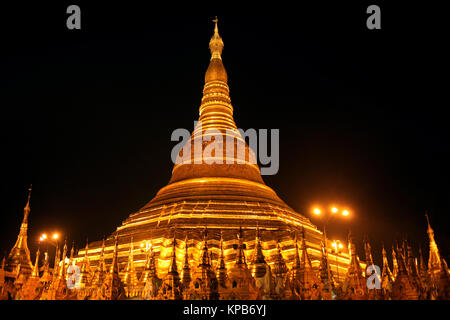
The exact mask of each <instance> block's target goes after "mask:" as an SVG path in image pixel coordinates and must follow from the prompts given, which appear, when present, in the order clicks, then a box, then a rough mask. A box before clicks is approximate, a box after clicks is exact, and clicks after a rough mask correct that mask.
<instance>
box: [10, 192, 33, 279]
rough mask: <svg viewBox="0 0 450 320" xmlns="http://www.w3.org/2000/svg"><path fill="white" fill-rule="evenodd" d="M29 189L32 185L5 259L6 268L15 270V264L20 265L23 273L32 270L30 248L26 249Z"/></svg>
mask: <svg viewBox="0 0 450 320" xmlns="http://www.w3.org/2000/svg"><path fill="white" fill-rule="evenodd" d="M31 190H32V185H30V187H29V188H28V198H27V203H26V205H25V207H24V208H23V219H22V224H21V225H20V231H19V235H18V237H17V240H16V243H15V244H14V247H13V248H12V249H11V251H10V253H9V255H8V258H7V259H6V270H7V271H10V272H13V271H15V270H17V266H18V265H20V270H21V273H23V274H24V275H29V274H31V272H32V270H33V264H32V262H31V258H30V250H29V249H28V244H27V239H28V216H29V215H30V211H31V207H30V201H31Z"/></svg>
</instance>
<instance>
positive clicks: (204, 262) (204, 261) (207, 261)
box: [201, 227, 211, 266]
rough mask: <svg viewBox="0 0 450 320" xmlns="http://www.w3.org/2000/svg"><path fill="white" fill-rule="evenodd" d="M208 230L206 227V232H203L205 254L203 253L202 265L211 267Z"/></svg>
mask: <svg viewBox="0 0 450 320" xmlns="http://www.w3.org/2000/svg"><path fill="white" fill-rule="evenodd" d="M207 237H208V229H207V227H205V229H204V231H203V250H202V251H203V252H202V260H201V261H202V263H201V264H202V265H204V266H211V261H210V256H209V252H208V240H207Z"/></svg>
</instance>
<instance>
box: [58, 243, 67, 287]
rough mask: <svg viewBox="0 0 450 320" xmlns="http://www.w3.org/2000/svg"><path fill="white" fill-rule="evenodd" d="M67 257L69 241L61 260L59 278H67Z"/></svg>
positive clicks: (65, 244) (65, 245)
mask: <svg viewBox="0 0 450 320" xmlns="http://www.w3.org/2000/svg"><path fill="white" fill-rule="evenodd" d="M66 257H67V241H66V240H65V241H64V247H63V254H62V259H61V267H60V268H59V278H61V279H64V278H65V277H66Z"/></svg>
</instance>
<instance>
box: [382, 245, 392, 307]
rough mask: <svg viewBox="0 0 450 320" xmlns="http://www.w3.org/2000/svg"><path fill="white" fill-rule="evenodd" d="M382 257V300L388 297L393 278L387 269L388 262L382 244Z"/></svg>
mask: <svg viewBox="0 0 450 320" xmlns="http://www.w3.org/2000/svg"><path fill="white" fill-rule="evenodd" d="M382 255H383V270H382V271H381V288H382V290H383V294H384V298H385V299H386V298H387V297H388V296H389V294H390V292H391V291H392V284H393V282H394V278H393V276H392V272H391V269H390V268H389V262H388V258H387V253H386V249H385V248H384V243H383V249H382Z"/></svg>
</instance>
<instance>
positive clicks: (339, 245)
mask: <svg viewBox="0 0 450 320" xmlns="http://www.w3.org/2000/svg"><path fill="white" fill-rule="evenodd" d="M331 246H332V247H333V252H334V254H335V257H336V272H337V279H338V281H339V263H338V255H339V254H340V253H341V252H342V249H343V248H344V245H343V244H342V243H341V241H339V240H334V241H333V243H332V244H331Z"/></svg>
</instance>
